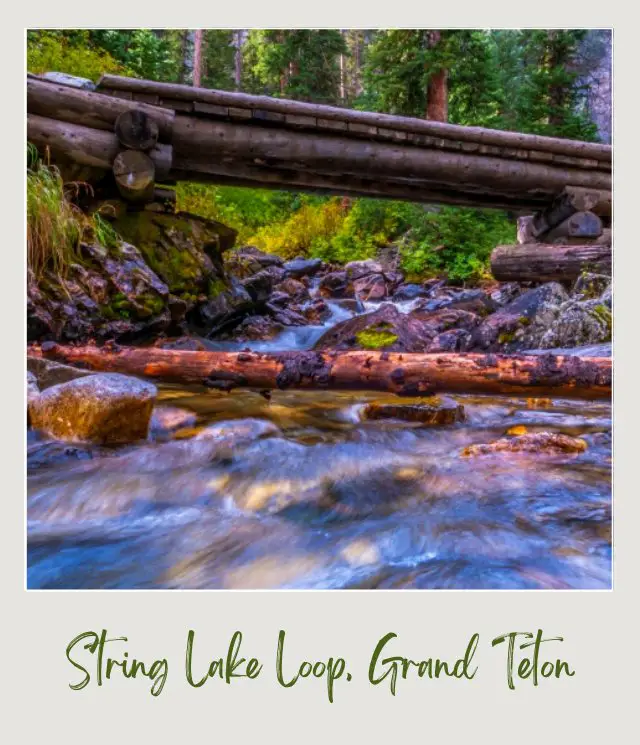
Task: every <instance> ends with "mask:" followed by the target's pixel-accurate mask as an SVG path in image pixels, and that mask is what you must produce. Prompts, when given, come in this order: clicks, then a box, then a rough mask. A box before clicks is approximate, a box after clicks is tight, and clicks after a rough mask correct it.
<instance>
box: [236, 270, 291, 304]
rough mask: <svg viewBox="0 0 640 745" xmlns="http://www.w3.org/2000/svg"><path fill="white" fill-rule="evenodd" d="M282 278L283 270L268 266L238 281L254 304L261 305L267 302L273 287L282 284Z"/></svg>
mask: <svg viewBox="0 0 640 745" xmlns="http://www.w3.org/2000/svg"><path fill="white" fill-rule="evenodd" d="M284 276H285V272H284V269H282V268H281V267H278V266H270V267H267V268H266V269H262V270H261V271H259V272H257V273H256V274H252V275H251V276H249V277H247V278H246V279H242V280H240V281H241V284H242V286H243V287H244V289H245V290H246V291H247V292H248V293H249V295H250V296H251V299H252V300H253V301H254V303H257V304H261V303H266V302H267V300H268V299H269V296H270V295H271V293H272V292H273V290H274V288H275V286H276V285H277V284H278V283H280V282H282V280H283V279H284Z"/></svg>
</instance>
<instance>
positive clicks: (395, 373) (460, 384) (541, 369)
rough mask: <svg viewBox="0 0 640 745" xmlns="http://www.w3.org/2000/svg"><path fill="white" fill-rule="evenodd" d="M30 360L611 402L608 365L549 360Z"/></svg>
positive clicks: (232, 380)
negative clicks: (600, 399)
mask: <svg viewBox="0 0 640 745" xmlns="http://www.w3.org/2000/svg"><path fill="white" fill-rule="evenodd" d="M43 346H44V349H42V348H37V347H34V348H33V349H30V350H29V354H34V355H36V356H44V357H47V358H50V359H56V360H59V361H61V362H68V363H71V364H81V365H84V366H87V367H89V368H91V369H93V370H102V371H108V372H122V373H129V374H132V375H144V376H147V377H152V378H161V379H164V380H172V381H177V382H181V383H205V384H207V385H212V386H213V387H220V388H233V387H242V386H248V387H252V388H282V389H284V388H331V389H346V390H349V389H351V390H382V391H391V392H393V393H398V394H401V395H421V394H429V393H434V392H437V391H459V392H487V393H505V394H518V393H524V394H527V395H531V394H532V391H535V393H536V395H537V394H545V395H557V396H577V397H581V398H606V397H609V396H610V395H611V360H610V359H606V358H584V359H581V358H579V357H567V356H564V357H562V356H555V355H553V354H549V355H540V356H538V355H530V356H524V355H496V354H417V353H411V354H409V353H390V352H280V353H274V354H262V353H258V352H185V351H177V350H169V349H157V348H155V347H146V348H141V347H120V348H118V349H117V351H114V350H111V349H108V348H104V347H102V348H100V347H95V346H84V347H71V346H62V345H58V344H51V343H47V344H45V345H43Z"/></svg>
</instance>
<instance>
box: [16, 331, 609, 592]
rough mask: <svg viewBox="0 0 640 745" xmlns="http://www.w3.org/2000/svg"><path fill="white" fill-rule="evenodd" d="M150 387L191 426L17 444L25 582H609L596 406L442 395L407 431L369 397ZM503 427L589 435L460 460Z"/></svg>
mask: <svg viewBox="0 0 640 745" xmlns="http://www.w3.org/2000/svg"><path fill="white" fill-rule="evenodd" d="M333 323H335V319H334V320H333ZM306 331H308V329H306ZM160 398H161V399H165V401H164V403H167V404H171V405H176V406H181V407H184V408H188V409H190V410H191V411H193V412H195V413H196V414H197V416H198V428H199V430H198V432H197V433H195V434H194V432H193V431H190V432H188V433H186V434H188V435H190V437H188V438H179V439H174V440H170V441H160V440H158V441H155V442H151V441H150V442H149V443H147V444H144V445H140V446H135V447H133V446H132V447H126V448H120V449H115V450H106V449H102V450H100V451H98V450H89V449H84V450H81V451H80V452H79V453H75V454H71V455H70V454H69V453H67V454H66V457H63V458H61V459H55V458H52V459H49V460H47V458H43V457H42V455H41V454H42V448H43V445H42V444H41V443H38V442H37V441H35V439H34V441H32V442H31V443H30V445H29V448H30V458H29V462H30V463H31V465H32V466H33V467H32V469H31V470H30V474H29V484H28V541H29V542H28V554H29V572H28V585H29V587H52V588H53V587H57V588H77V587H96V588H98V587H99V588H276V587H278V588H280V587H285V588H497V589H499V588H505V589H512V588H525V589H527V588H549V589H555V588H608V587H609V586H610V582H611V407H610V405H609V404H608V403H597V402H595V403H594V402H585V401H562V400H554V401H552V402H549V403H545V404H544V406H542V407H537V405H536V404H535V403H531V402H529V403H528V402H527V400H526V399H517V398H506V397H502V398H501V397H488V396H486V397H483V396H457V397H456V398H457V400H459V401H460V402H461V403H463V404H464V406H465V408H466V412H467V420H466V421H465V422H464V423H461V424H458V425H455V426H452V427H445V428H425V427H421V426H419V425H416V424H415V423H414V424H410V423H401V422H393V421H384V420H382V421H372V422H367V421H363V420H362V419H361V415H362V409H363V404H365V403H366V402H368V401H372V400H377V401H379V400H385V399H386V398H391V397H385V396H384V395H380V394H374V393H364V392H363V393H335V392H317V391H316V392H306V391H305V392H274V393H273V396H272V398H271V400H270V401H267V400H265V399H264V398H262V397H261V396H260V395H259V394H258V393H255V392H251V391H240V392H233V393H231V394H225V393H219V392H215V391H205V390H204V389H200V388H195V387H194V388H185V387H177V386H174V387H168V386H166V387H163V388H161V395H160ZM396 400H397V399H396ZM223 423H224V424H223ZM514 425H524V426H525V427H526V428H527V430H528V431H529V432H536V431H543V430H544V431H551V432H561V433H564V434H569V435H579V436H581V437H583V438H584V439H585V440H586V441H587V442H588V444H589V447H588V449H587V451H586V452H584V453H580V454H577V455H576V454H571V455H567V454H563V455H549V454H532V453H518V454H513V453H506V454H505V453H500V454H494V455H485V456H478V457H475V458H464V457H461V456H460V452H461V451H462V449H463V448H464V447H466V446H467V445H470V444H473V443H482V442H491V441H493V440H495V439H498V438H499V437H501V436H503V435H504V434H505V432H506V431H507V430H508V429H509V428H510V427H513V426H514ZM202 428H204V429H202ZM38 453H40V455H38ZM91 456H93V457H91Z"/></svg>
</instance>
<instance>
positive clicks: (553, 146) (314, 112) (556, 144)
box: [98, 75, 611, 163]
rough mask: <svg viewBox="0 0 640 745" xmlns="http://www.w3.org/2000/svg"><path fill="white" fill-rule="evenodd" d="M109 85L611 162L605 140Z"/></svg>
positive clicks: (108, 79)
mask: <svg viewBox="0 0 640 745" xmlns="http://www.w3.org/2000/svg"><path fill="white" fill-rule="evenodd" d="M102 88H108V89H111V90H117V91H122V92H134V93H147V94H157V95H160V96H162V97H165V98H171V99H175V100H182V101H190V102H192V101H196V100H197V101H203V102H207V103H212V104H218V105H220V106H232V107H236V108H238V109H242V108H245V109H254V108H257V109H263V110H267V111H269V110H270V111H275V112H279V113H282V114H292V115H301V116H312V117H316V118H321V119H325V120H335V121H343V122H347V123H349V122H354V123H362V124H368V125H370V126H372V127H383V128H387V129H396V130H400V131H405V132H416V133H424V134H427V135H431V136H434V137H440V138H443V139H448V140H460V141H462V142H478V143H481V144H487V145H497V146H499V147H512V148H518V149H531V150H536V151H542V152H549V153H556V154H558V155H566V156H576V157H580V158H589V159H593V160H598V161H603V162H605V163H611V146H610V145H604V144H601V143H593V142H580V141H577V140H565V139H560V138H557V137H544V136H541V135H531V134H521V133H520V132H504V131H501V130H494V129H485V128H483V127H464V126H460V125H457V124H448V123H444V122H434V121H426V120H424V119H414V118H411V117H403V116H394V115H391V114H377V113H373V112H368V111H355V110H354V109H342V108H338V107H335V106H325V105H323V104H312V103H305V102H302V101H291V100H287V99H281V98H271V97H269V96H254V95H250V94H247V93H238V92H231V91H218V90H206V89H204V88H199V89H197V90H196V89H194V88H192V87H191V86H188V85H179V84H174V83H157V82H154V81H150V80H138V79H135V78H127V77H120V76H118V75H103V76H102V78H101V79H100V80H99V81H98V90H100V89H102Z"/></svg>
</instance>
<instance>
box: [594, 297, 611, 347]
mask: <svg viewBox="0 0 640 745" xmlns="http://www.w3.org/2000/svg"><path fill="white" fill-rule="evenodd" d="M593 314H594V315H595V316H596V318H598V320H600V321H602V322H603V323H604V324H605V325H606V327H607V331H608V334H607V339H606V341H611V333H612V330H613V315H612V314H611V311H610V310H609V308H607V306H606V305H596V307H595V308H594V309H593Z"/></svg>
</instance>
